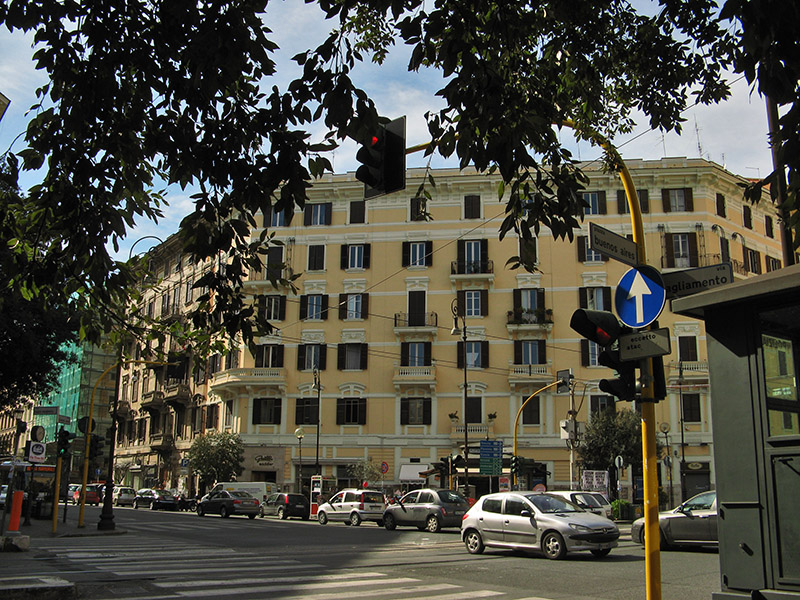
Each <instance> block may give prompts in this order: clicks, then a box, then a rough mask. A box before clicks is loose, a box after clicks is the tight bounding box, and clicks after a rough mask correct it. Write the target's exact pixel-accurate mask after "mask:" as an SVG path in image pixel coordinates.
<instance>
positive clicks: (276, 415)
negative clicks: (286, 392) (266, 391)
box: [273, 398, 282, 425]
mask: <svg viewBox="0 0 800 600" xmlns="http://www.w3.org/2000/svg"><path fill="white" fill-rule="evenodd" d="M273 402H275V412H274V413H273V416H274V419H273V425H280V424H281V402H282V400H281V399H280V398H275V400H273Z"/></svg>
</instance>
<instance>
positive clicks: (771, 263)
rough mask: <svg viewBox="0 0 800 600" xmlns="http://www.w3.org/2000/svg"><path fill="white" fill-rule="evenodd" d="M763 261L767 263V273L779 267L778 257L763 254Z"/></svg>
mask: <svg viewBox="0 0 800 600" xmlns="http://www.w3.org/2000/svg"><path fill="white" fill-rule="evenodd" d="M764 261H765V262H766V265H767V273H769V272H770V271H777V270H778V269H780V268H781V261H780V259H779V258H773V257H771V256H765V257H764Z"/></svg>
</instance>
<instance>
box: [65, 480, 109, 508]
mask: <svg viewBox="0 0 800 600" xmlns="http://www.w3.org/2000/svg"><path fill="white" fill-rule="evenodd" d="M101 487H102V486H100V484H98V483H88V484H86V504H94V505H95V506H100V502H102V500H103V497H102V495H101V494H102V492H101V489H100V488H101ZM80 502H81V486H80V485H79V486H78V487H77V489H76V490H75V491H74V492H73V493H72V503H73V504H80Z"/></svg>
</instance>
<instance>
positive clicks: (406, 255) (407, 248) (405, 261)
mask: <svg viewBox="0 0 800 600" xmlns="http://www.w3.org/2000/svg"><path fill="white" fill-rule="evenodd" d="M410 263H411V242H403V254H402V259H401V263H400V264H401V266H403V267H407V266H408V265H409V264H410Z"/></svg>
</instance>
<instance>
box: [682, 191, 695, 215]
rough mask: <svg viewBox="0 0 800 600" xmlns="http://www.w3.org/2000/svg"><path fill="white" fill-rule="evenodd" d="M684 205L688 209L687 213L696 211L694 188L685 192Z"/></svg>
mask: <svg viewBox="0 0 800 600" xmlns="http://www.w3.org/2000/svg"><path fill="white" fill-rule="evenodd" d="M683 203H684V207H685V208H686V212H692V211H693V210H694V196H693V195H692V188H685V189H684V190H683Z"/></svg>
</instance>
